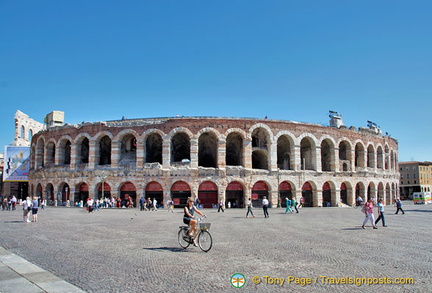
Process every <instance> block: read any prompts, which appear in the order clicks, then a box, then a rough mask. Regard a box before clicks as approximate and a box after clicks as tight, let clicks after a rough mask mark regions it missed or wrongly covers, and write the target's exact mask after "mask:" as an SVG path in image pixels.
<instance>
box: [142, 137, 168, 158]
mask: <svg viewBox="0 0 432 293" xmlns="http://www.w3.org/2000/svg"><path fill="white" fill-rule="evenodd" d="M163 135H164V134H163V133H162V132H161V131H152V132H149V133H146V135H145V154H146V157H145V162H146V163H159V164H161V165H162V153H163V138H162V137H163Z"/></svg>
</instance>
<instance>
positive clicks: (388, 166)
mask: <svg viewBox="0 0 432 293" xmlns="http://www.w3.org/2000/svg"><path fill="white" fill-rule="evenodd" d="M384 153H385V154H384V156H385V158H384V168H385V169H386V170H388V169H390V163H389V160H390V152H389V148H388V146H385V148H384Z"/></svg>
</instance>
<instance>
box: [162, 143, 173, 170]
mask: <svg viewBox="0 0 432 293" xmlns="http://www.w3.org/2000/svg"><path fill="white" fill-rule="evenodd" d="M170 166H171V141H170V139H168V138H164V139H163V142H162V168H163V169H169V168H170Z"/></svg>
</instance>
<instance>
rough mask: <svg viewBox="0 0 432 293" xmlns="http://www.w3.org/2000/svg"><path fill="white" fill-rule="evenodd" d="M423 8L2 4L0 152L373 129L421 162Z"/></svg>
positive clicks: (427, 9)
mask: <svg viewBox="0 0 432 293" xmlns="http://www.w3.org/2000/svg"><path fill="white" fill-rule="evenodd" d="M431 13H432V1H416V0H411V1H397V0H388V1H384V0H383V1H346V0H344V1H331V0H326V1H322V0H317V1H290V0H271V1H264V0H263V1H254V0H232V1H202V0H197V1H188V0H182V1H180V0H177V1H170V0H165V1H155V0H152V1H150V0H148V1H145V0H140V1H109V0H104V1H78V0H74V1H58V0H56V1H54V0H45V1H44V0H38V1H33V0H32V1H29V0H28V1H27V0H20V1H15V0H0V101H1V106H0V117H1V120H0V121H1V122H0V149H3V146H4V145H7V144H10V143H11V142H12V141H13V134H14V120H13V117H14V114H15V112H16V110H21V111H22V112H24V113H26V114H28V115H29V116H30V117H31V118H33V119H35V120H38V121H40V122H43V118H44V117H45V115H46V114H47V113H49V112H51V111H53V110H60V111H64V112H65V122H67V123H71V124H74V123H79V122H82V121H102V120H115V119H120V118H121V117H122V116H125V117H127V118H145V117H171V116H175V115H177V114H179V115H182V116H224V117H255V118H263V117H265V116H268V118H269V119H284V120H293V121H299V122H310V123H320V124H325V125H328V123H329V122H328V121H329V118H328V111H329V110H334V111H338V112H340V113H342V115H343V118H344V122H345V124H346V125H347V126H356V127H366V124H367V120H372V121H374V122H376V123H377V124H378V125H379V126H381V129H382V131H383V132H384V133H385V132H388V133H389V134H391V136H392V137H395V138H396V139H398V141H399V160H400V161H408V160H418V161H432V155H431V152H430V151H429V150H430V145H431V144H432V136H431V135H430V134H431V130H432V127H431V126H432V122H431V118H430V117H429V116H430V112H431V108H432V35H431V28H432V17H431Z"/></svg>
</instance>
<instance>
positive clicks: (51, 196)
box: [45, 183, 55, 205]
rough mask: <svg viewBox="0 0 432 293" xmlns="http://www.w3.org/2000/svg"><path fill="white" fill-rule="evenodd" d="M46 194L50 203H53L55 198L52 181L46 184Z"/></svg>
mask: <svg viewBox="0 0 432 293" xmlns="http://www.w3.org/2000/svg"><path fill="white" fill-rule="evenodd" d="M45 196H46V200H47V203H48V205H52V203H53V202H54V200H55V194H54V185H52V183H47V185H46V186H45Z"/></svg>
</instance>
